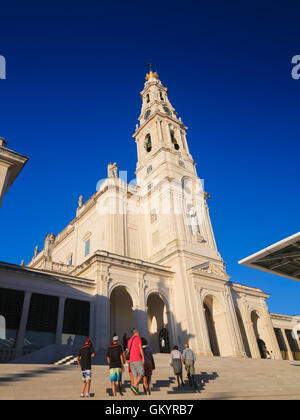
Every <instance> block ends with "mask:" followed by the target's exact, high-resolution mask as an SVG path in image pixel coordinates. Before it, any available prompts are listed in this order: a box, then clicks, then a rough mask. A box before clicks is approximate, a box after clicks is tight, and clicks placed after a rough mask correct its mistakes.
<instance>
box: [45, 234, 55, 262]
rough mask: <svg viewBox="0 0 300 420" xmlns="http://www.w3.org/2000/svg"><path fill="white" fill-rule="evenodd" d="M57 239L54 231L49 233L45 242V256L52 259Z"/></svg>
mask: <svg viewBox="0 0 300 420" xmlns="http://www.w3.org/2000/svg"><path fill="white" fill-rule="evenodd" d="M54 241H55V235H54V234H53V233H48V235H47V236H46V238H45V244H44V251H45V256H46V258H47V259H48V258H49V259H51V257H52V248H53V244H54Z"/></svg>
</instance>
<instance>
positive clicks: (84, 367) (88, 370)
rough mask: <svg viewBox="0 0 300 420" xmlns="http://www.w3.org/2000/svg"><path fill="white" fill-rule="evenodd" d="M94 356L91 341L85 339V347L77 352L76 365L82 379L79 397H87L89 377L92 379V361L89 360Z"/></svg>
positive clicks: (89, 385) (89, 384)
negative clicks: (78, 367)
mask: <svg viewBox="0 0 300 420" xmlns="http://www.w3.org/2000/svg"><path fill="white" fill-rule="evenodd" d="M94 356H95V352H94V348H93V345H92V341H91V339H90V338H87V339H86V341H85V345H84V346H83V347H81V349H80V350H79V354H78V356H77V363H78V365H79V366H80V368H81V375H82V379H83V386H82V390H81V394H80V397H81V398H83V397H84V391H85V392H86V393H85V396H86V397H88V396H89V392H90V387H91V377H92V367H91V365H92V361H91V358H92V357H94Z"/></svg>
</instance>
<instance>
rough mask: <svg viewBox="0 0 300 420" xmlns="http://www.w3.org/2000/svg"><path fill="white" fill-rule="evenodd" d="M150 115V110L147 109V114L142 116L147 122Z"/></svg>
mask: <svg viewBox="0 0 300 420" xmlns="http://www.w3.org/2000/svg"><path fill="white" fill-rule="evenodd" d="M150 114H151V110H150V109H148V111H147V112H146V114H145V115H144V118H145V120H147V119H148V118H149V116H150Z"/></svg>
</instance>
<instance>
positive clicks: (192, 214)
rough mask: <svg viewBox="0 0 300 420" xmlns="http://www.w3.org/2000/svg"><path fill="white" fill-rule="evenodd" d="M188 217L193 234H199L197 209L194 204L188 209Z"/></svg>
mask: <svg viewBox="0 0 300 420" xmlns="http://www.w3.org/2000/svg"><path fill="white" fill-rule="evenodd" d="M189 219H190V226H191V230H192V233H193V235H199V234H200V228H199V224H198V217H197V211H196V208H195V207H194V206H192V207H191V209H190V211H189Z"/></svg>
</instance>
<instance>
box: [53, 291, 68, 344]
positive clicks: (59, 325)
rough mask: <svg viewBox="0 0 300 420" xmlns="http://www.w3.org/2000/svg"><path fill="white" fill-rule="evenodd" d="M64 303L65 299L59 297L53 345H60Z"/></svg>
mask: <svg viewBox="0 0 300 420" xmlns="http://www.w3.org/2000/svg"><path fill="white" fill-rule="evenodd" d="M65 301H66V298H65V297H59V305H58V316H57V326H56V334H55V344H62V343H61V336H62V332H63V325H64V310H65Z"/></svg>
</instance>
